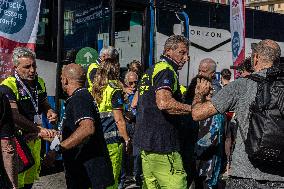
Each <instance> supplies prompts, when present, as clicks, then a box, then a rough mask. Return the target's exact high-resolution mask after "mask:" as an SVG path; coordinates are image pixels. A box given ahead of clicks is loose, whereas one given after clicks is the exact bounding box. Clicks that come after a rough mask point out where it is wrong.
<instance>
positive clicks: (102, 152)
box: [62, 88, 107, 161]
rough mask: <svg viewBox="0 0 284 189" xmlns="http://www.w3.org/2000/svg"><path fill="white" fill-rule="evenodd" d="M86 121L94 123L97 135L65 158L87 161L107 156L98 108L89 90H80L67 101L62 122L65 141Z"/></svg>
mask: <svg viewBox="0 0 284 189" xmlns="http://www.w3.org/2000/svg"><path fill="white" fill-rule="evenodd" d="M84 119H90V120H93V121H94V127H95V134H94V135H92V136H91V137H90V138H89V139H88V140H87V141H85V142H84V143H83V144H81V145H80V146H78V147H75V148H74V149H72V150H68V151H66V152H64V153H63V156H64V158H67V159H82V160H84V161H85V160H88V159H90V158H93V157H98V156H106V155H107V153H106V152H107V148H106V143H105V140H104V137H103V132H102V127H101V123H100V118H99V114H98V110H97V106H96V104H95V102H94V100H93V97H92V96H91V94H90V93H89V92H88V90H87V89H86V88H79V89H77V90H76V91H75V92H74V93H73V94H72V96H70V97H69V98H68V99H67V100H66V105H65V113H64V117H63V120H62V138H63V140H65V139H67V138H68V137H70V136H71V135H72V134H73V133H74V132H75V130H76V129H77V128H78V127H79V123H80V121H82V120H84Z"/></svg>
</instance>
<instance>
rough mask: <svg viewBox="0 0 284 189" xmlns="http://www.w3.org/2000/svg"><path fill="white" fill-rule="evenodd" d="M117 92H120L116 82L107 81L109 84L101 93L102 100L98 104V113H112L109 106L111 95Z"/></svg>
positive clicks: (110, 105)
mask: <svg viewBox="0 0 284 189" xmlns="http://www.w3.org/2000/svg"><path fill="white" fill-rule="evenodd" d="M118 90H121V89H120V88H119V86H118V82H117V81H115V80H111V81H109V84H108V85H107V87H106V88H105V89H104V91H103V99H102V101H101V103H99V104H98V108H99V112H100V113H102V112H112V104H111V99H112V95H113V94H114V93H115V92H116V91H118Z"/></svg>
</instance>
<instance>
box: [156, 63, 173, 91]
mask: <svg viewBox="0 0 284 189" xmlns="http://www.w3.org/2000/svg"><path fill="white" fill-rule="evenodd" d="M165 69H169V70H171V71H172V72H174V80H175V83H174V90H173V91H172V92H173V93H174V92H176V91H177V89H178V76H177V74H176V72H175V70H174V68H173V67H172V66H171V65H170V64H168V63H167V62H164V61H161V62H158V63H156V64H155V66H154V71H153V74H152V86H153V85H154V78H155V76H156V75H157V74H158V73H159V72H160V71H162V70H165Z"/></svg>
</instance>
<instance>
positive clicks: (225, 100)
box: [212, 70, 284, 181]
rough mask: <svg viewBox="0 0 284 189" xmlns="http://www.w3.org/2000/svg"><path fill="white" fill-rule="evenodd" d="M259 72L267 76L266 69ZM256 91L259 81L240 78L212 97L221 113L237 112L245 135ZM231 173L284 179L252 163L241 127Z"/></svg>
mask: <svg viewBox="0 0 284 189" xmlns="http://www.w3.org/2000/svg"><path fill="white" fill-rule="evenodd" d="M257 74H259V75H261V76H266V70H262V71H260V72H258V73H257ZM256 92H257V83H256V82H255V81H252V80H250V79H248V78H240V79H237V80H235V81H233V82H231V83H229V84H228V85H226V86H225V87H224V88H223V89H222V90H220V91H219V92H218V93H217V94H216V95H215V96H213V97H212V103H213V105H214V107H215V108H216V110H217V111H218V112H219V113H225V112H227V111H234V112H235V113H236V119H237V121H238V122H239V127H241V128H242V131H243V132H244V136H245V137H246V136H247V133H248V127H249V106H250V105H251V103H252V102H253V101H254V100H255V97H256ZM231 175H232V176H236V177H242V178H252V179H256V180H269V181H284V177H281V176H278V175H272V174H268V173H264V172H262V171H260V170H259V169H257V168H255V167H254V166H253V165H252V164H251V162H250V161H249V159H248V155H247V153H246V152H245V145H244V142H243V139H242V137H241V135H240V128H238V131H237V137H236V146H235V150H234V152H233V157H232V170H231Z"/></svg>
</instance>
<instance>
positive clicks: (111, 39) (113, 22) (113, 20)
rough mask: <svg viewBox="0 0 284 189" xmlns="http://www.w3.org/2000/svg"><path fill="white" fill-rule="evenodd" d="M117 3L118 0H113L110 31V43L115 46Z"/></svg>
mask: <svg viewBox="0 0 284 189" xmlns="http://www.w3.org/2000/svg"><path fill="white" fill-rule="evenodd" d="M115 3H116V0H112V1H111V32H110V45H111V46H113V47H114V46H115Z"/></svg>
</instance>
